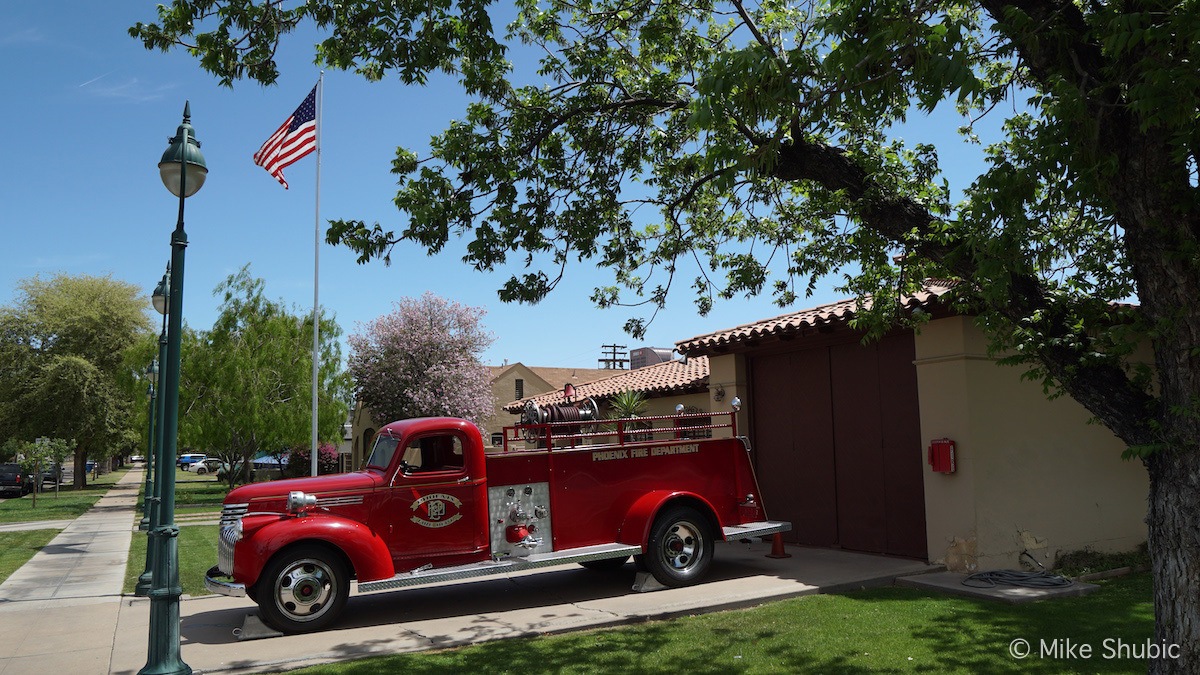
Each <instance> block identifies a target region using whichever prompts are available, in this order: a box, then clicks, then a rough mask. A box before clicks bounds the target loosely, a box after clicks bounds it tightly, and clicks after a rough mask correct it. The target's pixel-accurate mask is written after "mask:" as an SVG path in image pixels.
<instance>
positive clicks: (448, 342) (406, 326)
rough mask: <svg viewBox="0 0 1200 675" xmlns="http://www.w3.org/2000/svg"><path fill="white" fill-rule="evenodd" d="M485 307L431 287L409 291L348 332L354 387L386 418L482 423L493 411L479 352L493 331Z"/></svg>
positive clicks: (382, 421) (379, 418)
mask: <svg viewBox="0 0 1200 675" xmlns="http://www.w3.org/2000/svg"><path fill="white" fill-rule="evenodd" d="M485 313H486V310H484V309H483V308H482V307H468V306H465V305H461V304H459V303H457V302H453V301H450V300H446V299H445V298H441V297H438V296H436V295H434V294H432V293H426V294H424V295H422V296H421V297H420V298H403V299H401V300H400V301H399V302H397V303H395V305H394V310H393V311H392V312H391V313H389V314H385V315H383V316H381V317H379V318H377V319H375V320H374V321H371V322H369V323H367V324H366V325H365V326H361V325H360V329H361V330H360V332H358V333H355V334H353V335H351V336H350V337H349V343H350V359H349V370H350V376H351V378H352V379H353V380H354V394H355V396H356V397H357V398H358V400H359V401H361V402H362V404H363V405H364V406H365V407H366V408H367V410H368V411H370V413H371V416H372V417H374V418H375V420H376V421H377V422H378V423H380V424H386V423H388V422H392V421H394V420H400V419H407V418H410V417H429V416H438V415H447V416H451V417H462V418H464V419H468V420H471V421H472V422H475V423H476V424H479V423H480V422H482V421H483V419H484V417H486V416H487V415H488V414H490V413H491V412H492V406H493V397H492V389H491V375H490V373H489V372H488V369H487V366H484V365H483V363H482V362H481V361H480V355H481V354H482V353H483V350H485V349H487V347H488V345H490V344H492V341H493V340H494V339H495V338H494V336H493V335H492V334H491V333H490V332H488V331H487V330H485V329H484V327H483V325H482V319H483V316H484V314H485Z"/></svg>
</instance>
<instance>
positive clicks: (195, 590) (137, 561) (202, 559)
mask: <svg viewBox="0 0 1200 675" xmlns="http://www.w3.org/2000/svg"><path fill="white" fill-rule="evenodd" d="M148 539H149V537H147V536H146V533H145V532H134V533H133V540H132V541H131V542H130V544H129V560H128V562H126V564H125V586H124V588H123V591H124V592H125V593H133V589H134V587H135V586H136V585H137V580H138V577H139V576H141V574H142V572H143V571H145V569H146V541H147V540H148ZM177 541H178V544H179V585H180V586H181V587H182V588H183V592H184V593H186V594H187V595H207V594H208V590H207V589H205V588H204V573H205V572H207V571H208V568H210V567H212V566H213V565H216V564H217V526H216V525H186V526H183V527H180V528H179V539H178V540H177ZM247 602H249V601H247Z"/></svg>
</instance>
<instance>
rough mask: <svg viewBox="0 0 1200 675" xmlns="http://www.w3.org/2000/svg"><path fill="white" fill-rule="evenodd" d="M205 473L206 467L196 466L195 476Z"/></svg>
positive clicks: (206, 471)
mask: <svg viewBox="0 0 1200 675" xmlns="http://www.w3.org/2000/svg"><path fill="white" fill-rule="evenodd" d="M206 473H208V469H206V468H204V467H202V466H198V467H196V475H197V476H203V475H204V474H206Z"/></svg>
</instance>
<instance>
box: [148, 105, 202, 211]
mask: <svg viewBox="0 0 1200 675" xmlns="http://www.w3.org/2000/svg"><path fill="white" fill-rule="evenodd" d="M168 140H169V141H170V145H168V146H167V149H166V150H165V151H164V152H163V154H162V159H161V160H159V162H158V174H159V177H161V178H162V182H163V185H165V186H166V188H167V189H168V190H170V191H171V194H173V195H175V196H176V197H180V198H186V197H191V196H192V195H194V194H196V193H197V192H199V190H200V188H201V187H204V179H205V178H207V177H208V165H206V164H205V163H204V153H202V152H200V141H198V140H196V131H195V129H192V109H191V104H190V103H184V104H183V123H182V124H180V125H179V128H178V129H177V130H176V131H175V137H174V138H171V139H168ZM184 164H187V168H186V180H184V177H185V174H184V171H185V169H184ZM181 193H182V194H181Z"/></svg>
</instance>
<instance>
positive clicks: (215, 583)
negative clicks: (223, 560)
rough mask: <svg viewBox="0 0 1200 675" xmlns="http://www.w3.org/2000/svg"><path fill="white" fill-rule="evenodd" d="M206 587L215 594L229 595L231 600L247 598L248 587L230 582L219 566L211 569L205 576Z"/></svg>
mask: <svg viewBox="0 0 1200 675" xmlns="http://www.w3.org/2000/svg"><path fill="white" fill-rule="evenodd" d="M204 587H205V588H207V589H208V590H209V591H211V592H213V593H217V594H220V595H228V596H229V597H231V598H244V597H246V585H245V584H239V583H237V582H235V581H232V580H230V577H227V576H225V575H224V574H222V573H221V570H220V568H219V567H217V566H215V565H214V566H213V567H210V568H209V569H208V572H206V573H205V574H204Z"/></svg>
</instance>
